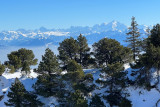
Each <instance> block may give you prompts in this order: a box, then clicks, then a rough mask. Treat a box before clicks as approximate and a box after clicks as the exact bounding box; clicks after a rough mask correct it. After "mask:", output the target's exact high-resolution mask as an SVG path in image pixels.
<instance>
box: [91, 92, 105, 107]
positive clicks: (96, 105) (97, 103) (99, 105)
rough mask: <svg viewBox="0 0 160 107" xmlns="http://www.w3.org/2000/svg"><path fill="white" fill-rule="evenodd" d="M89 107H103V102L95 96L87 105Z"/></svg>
mask: <svg viewBox="0 0 160 107" xmlns="http://www.w3.org/2000/svg"><path fill="white" fill-rule="evenodd" d="M89 107H105V105H104V103H103V101H101V98H100V97H99V96H98V95H97V94H96V95H95V96H93V97H92V101H91V102H90V104H89Z"/></svg>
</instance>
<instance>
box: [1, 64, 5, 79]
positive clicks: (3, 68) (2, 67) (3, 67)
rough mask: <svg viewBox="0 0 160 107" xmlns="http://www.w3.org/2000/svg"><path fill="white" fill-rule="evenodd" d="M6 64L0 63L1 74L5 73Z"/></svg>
mask: <svg viewBox="0 0 160 107" xmlns="http://www.w3.org/2000/svg"><path fill="white" fill-rule="evenodd" d="M4 71H5V66H4V65H2V64H1V63H0V76H1V75H2V74H3V73H4Z"/></svg>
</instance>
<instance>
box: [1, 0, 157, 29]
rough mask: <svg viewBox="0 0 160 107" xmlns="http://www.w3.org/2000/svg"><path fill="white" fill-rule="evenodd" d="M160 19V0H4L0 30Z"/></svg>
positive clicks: (150, 21) (151, 23) (142, 21)
mask: <svg viewBox="0 0 160 107" xmlns="http://www.w3.org/2000/svg"><path fill="white" fill-rule="evenodd" d="M132 16H135V17H136V20H137V22H138V24H146V25H153V24H156V23H159V22H160V0H0V31H2V30H16V29H19V28H24V29H36V28H40V27H42V26H44V27H46V28H49V29H51V28H68V27H70V26H93V25H94V24H101V23H103V22H106V23H108V22H110V21H112V20H117V21H119V22H121V23H124V24H126V25H129V24H130V21H131V17H132Z"/></svg>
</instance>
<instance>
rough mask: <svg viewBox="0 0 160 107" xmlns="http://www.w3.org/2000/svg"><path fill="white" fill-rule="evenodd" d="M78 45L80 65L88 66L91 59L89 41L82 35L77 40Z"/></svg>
mask: <svg viewBox="0 0 160 107" xmlns="http://www.w3.org/2000/svg"><path fill="white" fill-rule="evenodd" d="M77 43H78V46H79V50H78V54H79V59H78V60H79V61H78V62H79V63H80V64H81V65H82V66H87V65H88V64H89V62H88V61H89V59H90V48H89V47H88V43H87V39H86V38H85V37H84V36H82V35H81V34H80V35H79V36H78V38H77Z"/></svg>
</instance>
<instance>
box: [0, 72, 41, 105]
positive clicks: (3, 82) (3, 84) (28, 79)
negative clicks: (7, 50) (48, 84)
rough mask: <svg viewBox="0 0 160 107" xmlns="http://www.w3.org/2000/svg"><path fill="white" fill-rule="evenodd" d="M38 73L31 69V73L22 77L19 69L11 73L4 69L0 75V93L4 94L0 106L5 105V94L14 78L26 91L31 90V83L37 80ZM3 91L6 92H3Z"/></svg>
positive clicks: (6, 98)
mask: <svg viewBox="0 0 160 107" xmlns="http://www.w3.org/2000/svg"><path fill="white" fill-rule="evenodd" d="M37 76H38V74H37V73H35V72H33V70H31V73H30V74H29V75H28V76H25V77H22V74H21V71H20V70H19V71H16V72H15V73H13V74H11V73H9V72H8V70H7V69H6V71H5V72H4V73H3V74H2V76H0V90H1V91H0V95H4V98H3V99H2V100H1V101H0V107H5V105H4V102H6V101H7V100H8V97H7V94H8V91H9V90H10V88H9V87H10V86H11V84H12V83H13V82H14V80H15V78H19V80H20V81H21V82H22V83H23V85H24V86H25V88H26V90H27V91H33V88H32V85H33V84H34V83H35V82H36V81H37ZM3 92H6V93H5V94H4V93H3Z"/></svg>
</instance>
